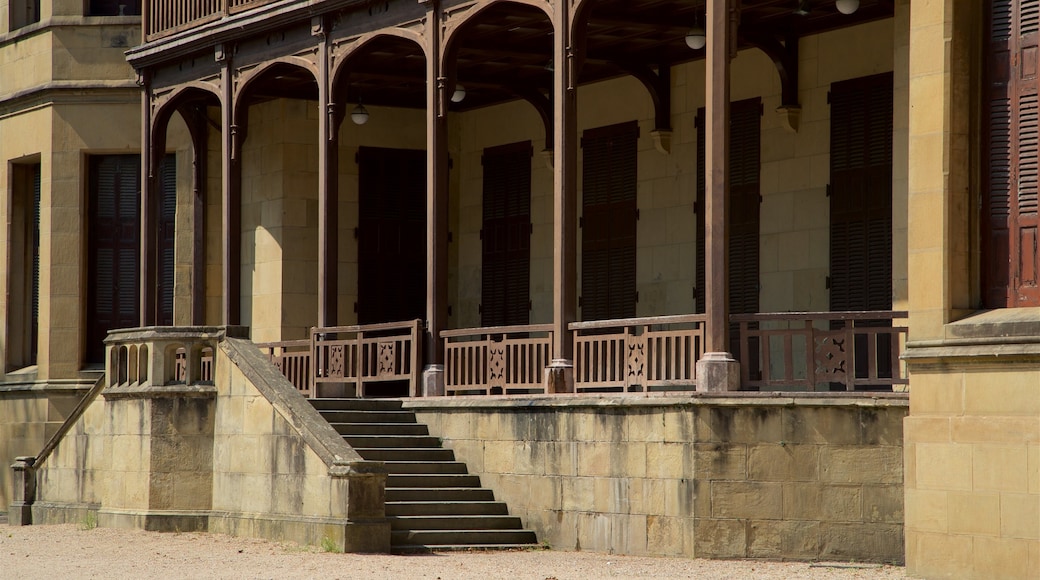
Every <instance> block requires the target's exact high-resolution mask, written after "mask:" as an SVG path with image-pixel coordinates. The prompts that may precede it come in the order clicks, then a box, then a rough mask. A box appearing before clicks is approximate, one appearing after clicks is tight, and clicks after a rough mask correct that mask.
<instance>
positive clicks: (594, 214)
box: [581, 121, 639, 320]
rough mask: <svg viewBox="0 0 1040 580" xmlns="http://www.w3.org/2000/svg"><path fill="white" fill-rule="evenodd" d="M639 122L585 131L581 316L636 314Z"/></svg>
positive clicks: (622, 316)
mask: <svg viewBox="0 0 1040 580" xmlns="http://www.w3.org/2000/svg"><path fill="white" fill-rule="evenodd" d="M638 138H639V125H638V124H637V123H636V122H635V121H632V122H628V123H621V124H618V125H611V126H608V127H600V128H598V129H589V130H587V131H585V133H584V135H583V136H582V149H583V157H582V160H583V166H582V233H581V246H582V248H581V317H582V320H604V319H612V318H629V317H633V316H635V315H636V165H637V159H636V146H637V140H638Z"/></svg>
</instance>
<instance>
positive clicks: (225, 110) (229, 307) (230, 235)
mask: <svg viewBox="0 0 1040 580" xmlns="http://www.w3.org/2000/svg"><path fill="white" fill-rule="evenodd" d="M216 59H217V61H219V62H220V63H221V65H222V66H221V71H220V99H221V107H220V138H221V156H220V170H221V171H220V181H221V205H222V208H221V210H222V211H221V213H222V220H223V229H224V246H223V252H222V254H223V256H222V263H221V267H222V269H223V276H222V278H223V282H222V287H223V295H222V297H221V310H222V316H221V317H222V321H223V324H225V325H228V326H231V325H237V324H239V323H240V322H241V315H242V313H241V307H240V304H241V296H239V294H240V292H241V277H242V272H241V262H242V191H241V184H242V179H241V177H242V175H241V172H242V166H241V163H240V162H241V160H240V159H239V155H240V154H241V152H240V151H239V145H240V144H241V142H240V136H239V127H237V126H235V111H234V107H235V97H234V90H233V88H232V82H231V75H232V70H231V55H230V54H228V51H227V47H225V46H224V45H219V46H218V47H217V49H216Z"/></svg>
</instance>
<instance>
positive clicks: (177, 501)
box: [5, 339, 390, 552]
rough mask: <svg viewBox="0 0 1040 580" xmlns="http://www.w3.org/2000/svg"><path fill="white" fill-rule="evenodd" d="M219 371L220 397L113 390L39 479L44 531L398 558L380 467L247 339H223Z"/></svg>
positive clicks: (143, 388) (37, 508) (164, 389)
mask: <svg viewBox="0 0 1040 580" xmlns="http://www.w3.org/2000/svg"><path fill="white" fill-rule="evenodd" d="M152 346H153V348H154V347H155V345H154V344H153V345H152ZM214 372H215V380H214V384H212V385H210V384H205V383H203V384H198V385H188V386H185V385H152V384H149V383H147V382H146V381H145V382H143V383H142V384H138V383H130V384H121V385H115V386H111V385H110V386H108V387H106V388H105V389H104V390H103V391H102V392H101V395H100V396H99V397H98V398H97V399H95V400H94V402H93V403H92V404H90V406H89V407H88V408H87V409H86V411H85V413H84V414H83V416H82V417H81V418H80V419H79V420H78V421H76V422H75V423H74V424H73V426H72V428H71V430H70V431H69V433H68V434H67V435H66V436H65V437H64V438H63V439H62V440H61V442H60V443H58V446H57V447H56V448H55V450H54V452H53V453H52V454H51V455H50V457H48V458H47V459H46V460H45V461H44V462H43V463H42V464H41V465H37V466H35V467H30V469H29V471H30V472H33V471H34V472H35V477H36V480H35V481H36V484H37V488H36V495H35V501H34V502H31V503H32V505H31V516H32V523H33V524H49V523H65V522H82V521H84V520H85V519H86V518H91V517H96V520H95V521H96V523H97V524H98V525H100V526H104V527H125V528H142V529H149V530H158V531H193V530H200V531H215V532H222V533H228V534H233V535H240V536H251V537H264V538H268V539H273V540H292V541H297V542H301V543H310V544H319V543H321V542H322V541H323V539H324V538H328V540H330V541H332V542H333V544H334V545H336V546H338V547H340V549H342V550H344V551H354V552H386V551H389V549H390V525H389V523H388V522H387V520H386V517H385V515H384V511H383V502H384V491H383V490H384V487H385V484H386V473H385V471H384V470H383V468H382V465H381V464H372V463H368V462H365V461H363V460H362V459H361V458H360V456H358V455H357V453H356V452H355V451H354V450H353V449H351V448H350V447H349V446H348V445H347V444H346V443H345V442H344V441H343V438H342V437H341V436H340V435H339V434H338V433H336V431H335V430H334V429H333V428H332V427H331V426H330V425H329V424H328V423H327V422H325V420H324V419H322V418H321V416H320V415H319V414H318V413H317V411H315V410H314V409H313V407H311V405H310V404H309V403H308V402H307V401H306V400H305V399H304V398H303V397H302V396H301V395H300V394H299V393H298V392H297V391H296V389H295V388H294V387H293V386H292V385H291V384H290V383H289V382H288V381H286V380H285V378H284V377H282V376H281V374H280V373H279V372H278V371H277V369H275V368H274V367H273V366H272V365H271V364H270V363H269V362H268V361H267V360H266V358H265V356H264V355H263V354H262V353H261V352H260V351H259V349H257V348H256V347H255V346H253V345H252V344H250V343H249V342H248V341H244V340H239V339H226V340H225V341H223V342H222V343H221V346H220V348H217V349H216V353H215V371H214ZM152 375H154V373H152ZM42 446H43V444H42V443H41V444H40V447H41V448H42ZM38 452H39V448H37V449H33V450H32V453H33V454H35V453H38ZM5 471H7V472H8V473H10V471H9V470H5ZM7 503H10V502H7ZM7 503H5V507H6V505H7Z"/></svg>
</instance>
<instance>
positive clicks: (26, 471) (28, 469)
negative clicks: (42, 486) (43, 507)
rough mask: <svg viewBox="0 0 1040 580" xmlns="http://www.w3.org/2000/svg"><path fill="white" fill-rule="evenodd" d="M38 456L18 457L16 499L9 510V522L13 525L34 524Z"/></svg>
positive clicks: (14, 467) (16, 463) (15, 469)
mask: <svg viewBox="0 0 1040 580" xmlns="http://www.w3.org/2000/svg"><path fill="white" fill-rule="evenodd" d="M35 464H36V456H34V455H30V456H25V457H16V458H15V460H14V464H13V465H11V469H13V470H14V490H13V491H14V501H12V502H11V506H10V509H9V510H8V512H7V523H8V525H12V526H31V525H32V504H33V502H34V501H36V466H35Z"/></svg>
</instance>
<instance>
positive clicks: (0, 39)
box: [0, 16, 141, 49]
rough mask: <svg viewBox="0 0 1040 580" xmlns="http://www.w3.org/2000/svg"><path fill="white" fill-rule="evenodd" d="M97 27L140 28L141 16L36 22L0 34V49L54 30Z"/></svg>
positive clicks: (53, 19)
mask: <svg viewBox="0 0 1040 580" xmlns="http://www.w3.org/2000/svg"><path fill="white" fill-rule="evenodd" d="M96 26H134V27H138V28H140V26H141V17H140V16H54V17H52V18H48V19H47V20H41V21H40V22H34V23H32V24H29V25H26V26H23V27H21V28H17V29H15V30H12V31H10V32H8V33H6V34H0V49H2V48H4V45H6V44H10V43H12V42H18V41H20V40H23V39H25V38H27V37H30V36H33V35H36V34H39V33H41V32H46V31H47V30H50V29H54V28H83V27H96Z"/></svg>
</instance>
